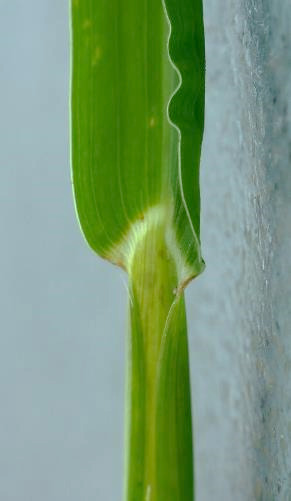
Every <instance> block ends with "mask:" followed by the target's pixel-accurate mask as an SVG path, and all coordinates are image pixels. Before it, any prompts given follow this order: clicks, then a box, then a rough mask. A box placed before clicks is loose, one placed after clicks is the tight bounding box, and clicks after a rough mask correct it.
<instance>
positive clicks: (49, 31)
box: [0, 0, 291, 501]
mask: <svg viewBox="0 0 291 501" xmlns="http://www.w3.org/2000/svg"><path fill="white" fill-rule="evenodd" d="M204 9H205V28H206V49H207V105H206V131H205V140H204V147H203V158H202V172H201V191H202V242H203V249H204V256H205V259H206V262H207V270H206V271H205V273H204V274H203V276H201V277H200V278H199V279H197V281H196V282H194V283H192V284H191V285H190V286H189V289H188V291H187V302H188V312H189V314H188V317H189V324H190V332H189V336H190V348H191V371H192V389H193V408H194V418H195V437H196V444H195V446H196V479H197V499H198V500H199V501H212V500H213V499H216V500H223V501H232V500H234V499H235V500H236V501H251V500H264V501H265V500H266V501H273V500H280V501H281V500H282V501H285V500H287V501H288V500H291V446H290V444H291V332H290V325H291V280H290V276H291V273H290V272H291V237H290V235H291V170H290V160H291V132H290V104H291V103H290V99H291V78H290V68H291V60H290V59H291V55H290V54H291V51H290V48H291V47H290V45H291V43H290V36H289V27H290V23H291V14H290V12H291V6H290V3H289V2H288V0H281V2H280V9H278V5H277V3H276V2H272V1H271V0H238V1H235V0H227V1H226V2H223V1H222V0H207V1H205V8H204ZM0 32H1V45H0V67H1V79H0V105H1V115H0V132H1V136H0V137H1V148H0V166H1V183H0V207H1V211H0V230H1V235H2V238H1V250H0V255H1V261H0V263H1V264H0V274H1V281H0V305H1V306H0V308H1V333H0V499H1V501H2V500H3V501H39V500H42V501H61V500H62V501H66V500H68V501H69V500H70V501H80V500H82V501H83V500H86V501H90V500H92V501H93V500H94V501H96V500H97V499H98V500H120V499H121V493H122V475H123V472H122V464H123V382H124V333H125V328H126V282H125V277H124V275H123V274H122V273H121V272H120V271H119V270H117V269H115V268H113V267H111V266H109V265H107V264H106V263H104V262H102V261H101V260H99V259H97V258H96V257H95V256H94V255H93V253H92V252H91V251H90V250H89V249H88V248H87V247H86V245H85V244H84V242H83V240H82V237H81V235H80V232H79V228H78V225H77V223H76V219H75V215H74V207H73V201H72V196H71V186H70V171H69V129H68V127H69V124H68V79H69V33H68V2H67V1H66V0H38V1H36V0H26V1H25V2H24V0H9V1H8V0H6V1H5V0H0Z"/></svg>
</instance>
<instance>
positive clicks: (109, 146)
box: [71, 0, 205, 501]
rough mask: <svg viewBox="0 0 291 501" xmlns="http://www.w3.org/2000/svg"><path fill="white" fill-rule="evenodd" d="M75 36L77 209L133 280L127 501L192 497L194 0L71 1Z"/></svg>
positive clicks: (197, 146)
mask: <svg viewBox="0 0 291 501" xmlns="http://www.w3.org/2000/svg"><path fill="white" fill-rule="evenodd" d="M71 34H72V37H71V38H72V39H71V51H72V57H71V63H72V64H71V71H72V84H71V156H72V179H73V189H74V196H75V203H76V210H77V214H78V218H79V222H80V226H81V228H82V231H83V234H84V236H85V238H86V240H87V242H88V244H89V245H90V247H91V248H92V249H93V250H94V251H95V252H96V253H97V254H98V255H100V256H101V257H103V258H105V259H108V260H109V261H111V262H112V263H114V264H116V265H118V266H121V267H122V268H123V269H124V270H125V271H126V272H127V274H128V283H129V333H128V342H127V345H128V352H127V385H126V386H127V389H126V441H125V443H126V459H125V463H126V467H125V471H126V475H125V493H124V499H125V501H193V497H194V481H193V479H194V474H193V452H192V449H193V448H192V422H191V400H190V379H189V360H188V345H187V326H186V315H185V303H184V292H183V291H184V288H185V286H186V285H187V284H188V282H189V281H190V280H191V279H193V278H194V277H196V276H197V275H198V274H199V273H201V271H202V270H203V268H204V262H203V259H202V257H201V249H200V195H199V163H200V152H201V143H202V136H203V127H204V79H205V62H204V31H203V15H202V0H164V2H163V1H162V0H112V1H111V2H109V1H108V0H98V1H96V0H71ZM112 307H114V306H112Z"/></svg>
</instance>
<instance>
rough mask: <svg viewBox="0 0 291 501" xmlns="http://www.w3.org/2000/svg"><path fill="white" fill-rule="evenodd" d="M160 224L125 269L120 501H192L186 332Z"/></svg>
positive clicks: (173, 268) (181, 300)
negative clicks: (123, 452)
mask: <svg viewBox="0 0 291 501" xmlns="http://www.w3.org/2000/svg"><path fill="white" fill-rule="evenodd" d="M165 242H166V238H165V230H164V227H163V225H162V224H156V225H154V226H152V227H151V228H150V229H149V230H148V231H147V232H146V234H145V236H144V238H143V239H142V240H141V241H140V242H139V243H138V244H137V247H136V249H135V253H134V257H133V260H132V263H131V269H130V270H129V290H130V332H129V339H128V348H129V349H128V375H127V423H126V469H127V471H126V492H125V501H193V454H192V424H191V400H190V382H189V362H188V346H187V327H186V316H185V303H184V296H183V293H179V295H178V296H177V292H176V287H177V272H176V264H175V261H174V259H173V256H172V255H171V254H170V251H169V249H168V247H167V245H166V243H165Z"/></svg>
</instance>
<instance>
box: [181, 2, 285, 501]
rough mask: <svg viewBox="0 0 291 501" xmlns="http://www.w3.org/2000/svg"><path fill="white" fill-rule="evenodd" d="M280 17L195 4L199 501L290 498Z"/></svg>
mask: <svg viewBox="0 0 291 501" xmlns="http://www.w3.org/2000/svg"><path fill="white" fill-rule="evenodd" d="M290 21H291V9H290V4H289V5H288V2H280V9H278V5H277V4H276V5H275V3H274V2H271V1H270V2H269V1H260V0H257V1H244V2H234V1H227V2H226V3H224V4H223V5H222V3H221V2H220V1H217V0H209V1H207V2H205V28H206V47H207V56H208V57H207V105H206V107H207V113H206V133H205V141H204V148H203V161H202V173H201V185H202V241H203V248H204V256H205V259H206V262H207V270H206V272H205V274H204V275H203V276H201V277H200V278H199V279H198V280H197V282H196V283H193V284H192V285H191V287H190V289H189V291H188V304H189V320H190V325H191V335H190V342H191V356H192V381H193V402H194V409H195V411H194V412H195V429H196V451H197V452H196V454H197V455H196V459H197V466H196V472H197V475H196V478H197V497H198V500H199V501H210V500H212V499H219V500H224V501H232V500H233V499H235V500H236V501H247V500H264V501H273V500H282V501H283V500H284V501H285V500H290V499H291V448H290V439H291V420H290V412H291V399H290V395H291V393H290V390H291V364H290V362H291V358H290V357H291V329H290V325H291V294H290V292H291V166H290V155H291V142H290V140H291V131H290V104H291V103H290V100H291V77H290V68H291V65H290V63H291V57H290V34H289V28H290Z"/></svg>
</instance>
